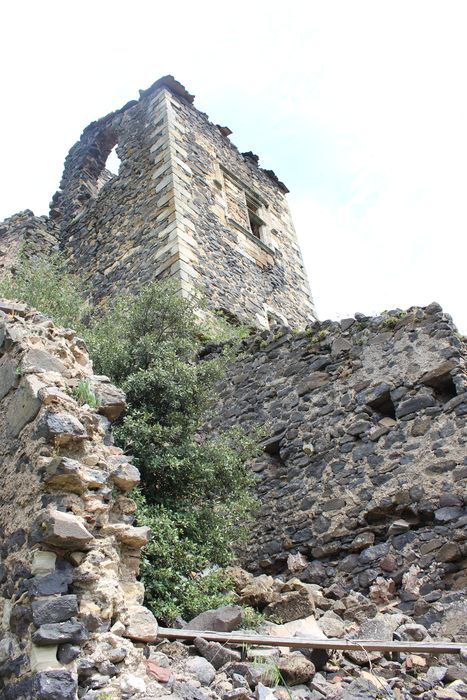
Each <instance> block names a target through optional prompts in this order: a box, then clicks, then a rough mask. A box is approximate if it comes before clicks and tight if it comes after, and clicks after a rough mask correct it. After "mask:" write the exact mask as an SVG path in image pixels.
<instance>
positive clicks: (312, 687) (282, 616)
mask: <svg viewBox="0 0 467 700" xmlns="http://www.w3.org/2000/svg"><path fill="white" fill-rule="evenodd" d="M230 573H231V575H232V578H233V579H234V581H235V588H236V591H237V595H238V601H237V602H238V603H240V604H242V606H245V605H247V606H252V607H254V608H255V609H256V610H258V611H262V612H263V613H264V615H265V618H266V617H267V618H269V619H264V621H263V622H262V623H261V625H260V627H259V628H258V629H257V630H256V633H257V634H261V635H265V634H267V635H273V636H297V637H300V636H303V637H312V638H314V639H320V638H322V639H326V638H337V639H344V638H345V639H352V638H354V639H367V640H368V639H374V640H380V641H388V642H390V641H393V640H399V641H403V640H406V641H425V642H428V641H430V640H432V641H435V640H436V641H440V640H441V639H442V640H444V641H448V640H449V641H454V640H452V638H450V637H449V636H448V635H447V634H444V635H443V636H442V637H441V636H436V637H434V636H433V635H434V632H433V631H432V630H430V629H427V628H426V627H424V626H423V625H421V624H417V623H415V622H414V620H413V619H412V618H411V617H409V616H408V615H407V614H405V613H404V612H403V611H402V610H401V609H400V608H399V607H398V603H399V602H400V601H399V599H397V598H395V597H392V598H391V594H390V587H388V586H387V585H386V584H387V582H385V581H380V582H379V583H378V584H377V585H375V586H374V587H373V590H372V593H371V594H370V596H368V597H367V596H364V595H362V594H361V593H358V592H350V593H348V592H345V591H344V590H343V589H342V588H341V587H340V586H338V585H334V586H330V587H329V588H326V589H324V588H322V587H321V586H319V585H317V584H307V583H303V582H302V581H300V580H299V579H298V578H295V577H292V578H290V579H289V580H287V581H284V580H281V579H280V578H273V577H272V576H266V575H260V576H255V577H254V576H252V575H251V574H249V573H247V572H246V571H244V570H242V569H240V568H234V569H232V570H231V572H230ZM388 588H389V590H388ZM244 611H245V607H241V606H240V605H236V606H227V607H224V608H220V609H218V610H215V611H209V612H208V613H205V614H204V615H203V616H198V618H196V619H195V620H193V621H191V622H188V623H184V626H185V627H187V628H190V629H199V628H200V622H201V620H200V618H204V620H203V621H205V622H208V623H209V627H205V631H208V629H209V630H214V631H219V632H226V631H232V630H233V629H234V628H236V629H238V628H239V627H241V628H245V623H244V622H242V617H243V615H244ZM272 620H274V622H273V621H272ZM254 633H255V632H254V631H253V630H248V634H254ZM201 634H202V633H201V631H200V635H201ZM464 641H465V642H466V652H465V654H461V655H453V654H445V655H441V656H431V655H428V654H415V653H408V652H407V653H403V652H400V653H398V654H390V653H386V654H385V653H383V652H371V651H370V652H368V651H366V650H365V649H364V648H363V647H362V649H361V651H350V650H349V651H344V652H340V651H331V652H328V651H326V650H323V649H305V648H303V649H301V650H292V649H288V648H284V647H277V646H256V645H251V646H244V647H241V646H237V647H235V646H233V645H229V646H227V645H226V644H220V643H218V642H209V641H206V640H205V639H203V638H202V636H200V637H199V638H197V639H196V640H195V641H194V643H182V642H180V641H168V640H164V641H162V642H160V643H159V644H157V645H150V646H148V647H146V651H145V653H146V656H147V659H148V660H147V669H148V672H149V674H150V675H151V676H153V677H154V678H155V679H156V680H157V681H158V683H159V684H160V686H161V688H160V689H159V690H158V695H159V694H162V693H163V694H164V695H166V696H169V697H170V700H178V698H181V699H183V700H217V699H218V698H219V699H220V700H253V699H256V700H274V699H276V700H322V699H323V698H332V699H335V700H338V699H342V700H353V699H355V700H357V699H358V700H365V699H367V698H368V699H369V700H370V699H373V698H374V699H376V698H395V699H396V700H402V699H403V698H423V700H428V699H429V698H430V699H431V698H433V700H434V699H435V698H436V699H438V698H439V699H441V698H446V699H447V698H449V699H451V698H452V699H453V700H454V699H455V698H466V697H467V636H464ZM152 692H154V691H152ZM84 697H85V698H86V700H88V698H89V700H91V698H93V697H96V696H95V695H93V694H92V693H88V694H87V695H85V696H84ZM132 697H141V698H149V697H152V696H150V695H148V694H146V695H135V696H132Z"/></svg>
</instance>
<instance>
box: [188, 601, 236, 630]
mask: <svg viewBox="0 0 467 700" xmlns="http://www.w3.org/2000/svg"><path fill="white" fill-rule="evenodd" d="M241 624H242V609H241V607H240V606H239V605H224V606H222V607H221V608H216V609H213V610H206V612H203V613H201V614H200V615H197V616H196V617H194V618H193V619H192V620H190V622H187V623H186V624H185V625H184V627H185V629H191V630H206V631H213V632H231V631H232V630H235V629H238V628H239V627H240V626H241Z"/></svg>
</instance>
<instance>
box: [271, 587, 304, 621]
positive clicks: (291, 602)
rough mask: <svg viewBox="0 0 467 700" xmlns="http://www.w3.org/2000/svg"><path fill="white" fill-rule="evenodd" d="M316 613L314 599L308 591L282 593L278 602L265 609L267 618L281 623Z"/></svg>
mask: <svg viewBox="0 0 467 700" xmlns="http://www.w3.org/2000/svg"><path fill="white" fill-rule="evenodd" d="M314 612H315V604H314V600H313V597H312V596H311V595H310V594H309V593H308V591H307V590H305V589H302V590H300V591H289V592H287V593H281V594H280V597H279V599H278V600H276V601H273V602H272V603H269V605H267V606H266V607H265V609H264V614H265V615H266V617H269V618H272V619H274V620H275V621H277V622H279V623H281V624H282V623H284V622H292V621H293V620H300V619H302V618H304V617H308V616H309V615H313V613H314Z"/></svg>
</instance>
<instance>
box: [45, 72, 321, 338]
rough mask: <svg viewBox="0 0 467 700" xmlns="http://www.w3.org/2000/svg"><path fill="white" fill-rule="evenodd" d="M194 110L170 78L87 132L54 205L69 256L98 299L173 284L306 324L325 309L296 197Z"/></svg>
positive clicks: (221, 302) (258, 321)
mask: <svg viewBox="0 0 467 700" xmlns="http://www.w3.org/2000/svg"><path fill="white" fill-rule="evenodd" d="M192 101H193V97H192V96H191V95H189V94H188V93H187V91H186V90H185V89H184V88H183V86H181V85H180V84H179V83H177V82H176V81H174V80H173V78H170V76H168V77H166V78H163V79H161V80H159V81H157V83H155V84H154V85H153V86H152V87H151V88H150V89H149V90H146V91H144V92H141V97H140V100H139V101H137V102H131V103H128V105H125V106H124V107H123V108H122V109H120V110H118V111H117V112H114V113H112V114H109V115H107V116H106V117H104V118H103V119H100V120H99V121H97V122H93V123H92V124H90V125H89V126H88V127H87V128H86V129H85V130H84V132H83V134H82V137H81V139H80V141H78V142H77V143H76V144H75V145H74V146H73V148H72V149H71V150H70V153H69V155H68V156H67V159H66V161H65V169H64V174H63V178H62V182H61V184H60V190H59V191H58V192H57V193H56V195H55V196H54V198H53V202H52V207H51V217H52V220H53V221H54V222H55V223H57V224H58V225H59V227H60V232H61V233H60V239H61V247H62V249H63V251H64V253H65V256H66V258H67V260H68V262H69V264H70V266H71V267H72V269H74V270H76V271H79V272H80V274H82V275H83V276H84V278H85V279H86V281H87V282H88V283H89V286H90V288H91V289H92V291H93V294H94V297H95V299H96V300H99V299H102V298H105V297H106V296H108V295H110V294H112V293H113V292H115V290H117V289H121V288H125V289H128V290H132V291H135V290H137V289H140V288H141V287H142V286H143V285H144V284H145V283H147V282H148V281H150V280H152V279H154V278H163V277H173V278H174V279H176V280H177V281H178V284H179V286H180V288H181V289H182V291H183V292H184V293H187V294H188V293H192V292H193V290H194V288H200V289H201V290H202V291H203V293H204V295H205V296H206V298H207V300H208V303H209V305H210V307H211V308H216V309H222V310H224V311H226V312H227V313H228V314H235V315H236V316H239V317H241V318H242V319H243V320H245V321H248V322H249V323H251V324H253V325H260V326H263V327H268V322H269V321H268V314H272V315H273V316H275V317H279V318H281V319H283V320H287V322H288V323H290V324H291V325H303V324H304V323H305V322H306V321H307V320H309V319H310V317H314V311H313V305H312V301H311V295H310V291H309V287H308V282H307V278H306V274H305V271H304V267H303V261H302V258H301V253H300V249H299V247H298V244H297V240H296V235H295V231H294V228H293V224H292V220H291V217H290V212H289V209H288V205H287V201H286V199H285V196H284V193H285V192H286V191H287V190H286V188H285V186H284V185H282V183H280V182H279V181H278V180H277V178H276V176H275V175H274V173H272V172H271V171H264V170H262V169H261V168H259V167H258V164H257V157H256V156H254V154H251V153H249V154H241V153H239V152H238V150H237V149H236V148H235V147H234V146H233V145H232V144H231V143H230V141H229V139H228V138H227V136H226V134H227V133H229V130H228V129H226V128H222V127H218V126H215V125H214V124H212V123H211V122H209V120H208V118H207V117H206V115H205V114H202V113H201V112H199V111H198V110H197V109H195V108H194V107H193V106H192ZM115 145H117V153H118V155H119V157H120V159H121V165H120V169H119V173H118V175H116V176H111V174H110V173H109V172H108V171H106V170H105V163H106V159H107V156H108V155H109V153H110V151H111V149H112V148H113V147H114V146H115ZM248 207H250V210H251V211H253V217H255V216H256V217H257V219H255V221H256V220H257V222H258V221H259V223H257V230H256V233H257V234H258V235H257V236H256V235H254V234H253V232H252V228H251V226H254V225H255V224H250V219H249V214H248Z"/></svg>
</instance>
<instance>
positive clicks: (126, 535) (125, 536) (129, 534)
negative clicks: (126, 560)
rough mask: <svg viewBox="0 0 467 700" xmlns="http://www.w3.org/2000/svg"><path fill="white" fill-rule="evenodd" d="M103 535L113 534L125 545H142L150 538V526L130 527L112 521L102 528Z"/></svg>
mask: <svg viewBox="0 0 467 700" xmlns="http://www.w3.org/2000/svg"><path fill="white" fill-rule="evenodd" d="M103 532H104V534H105V535H113V536H114V537H115V538H116V539H117V540H118V541H119V542H120V543H121V544H123V545H125V546H126V547H137V548H139V547H144V545H145V544H147V543H148V542H149V540H150V538H151V528H149V527H147V526H145V525H144V526H142V527H132V526H131V525H125V524H124V523H113V524H110V525H106V526H105V528H103Z"/></svg>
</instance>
